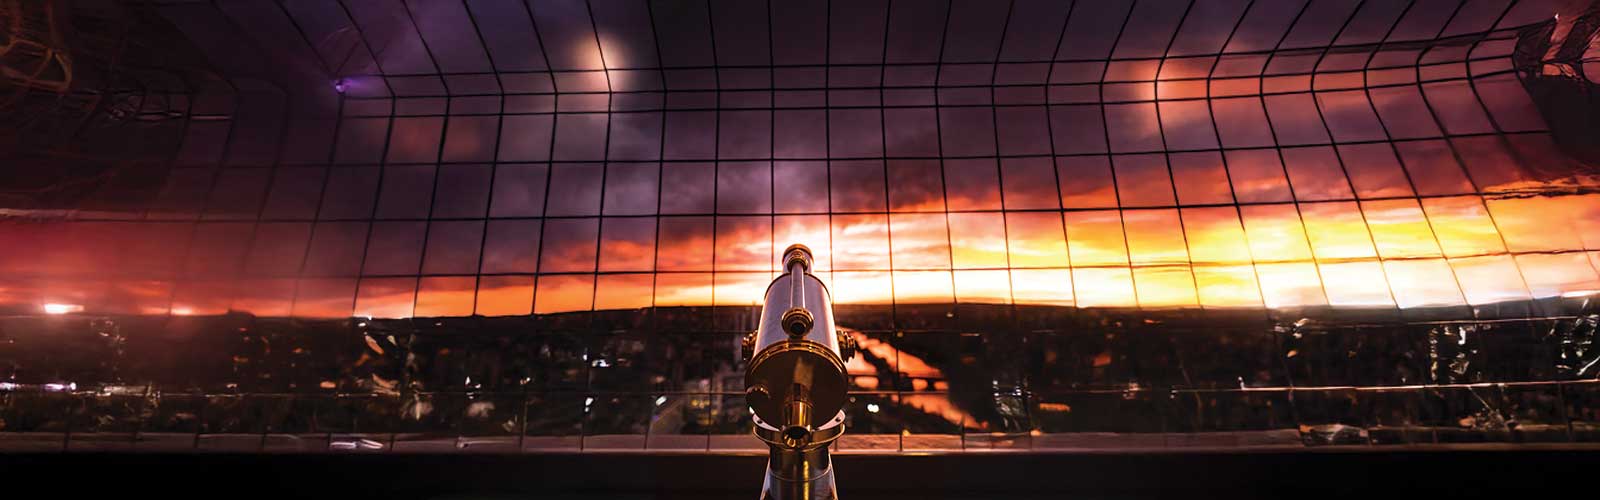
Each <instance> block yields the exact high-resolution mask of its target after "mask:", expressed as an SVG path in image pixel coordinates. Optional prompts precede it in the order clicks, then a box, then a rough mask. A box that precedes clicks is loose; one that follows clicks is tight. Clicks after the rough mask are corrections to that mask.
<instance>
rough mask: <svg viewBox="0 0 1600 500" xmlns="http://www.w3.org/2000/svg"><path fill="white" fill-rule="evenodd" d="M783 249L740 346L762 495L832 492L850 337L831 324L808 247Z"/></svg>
mask: <svg viewBox="0 0 1600 500" xmlns="http://www.w3.org/2000/svg"><path fill="white" fill-rule="evenodd" d="M783 254H784V257H783V268H784V274H783V275H781V276H778V277H777V278H776V279H774V280H772V284H770V285H768V286H767V294H766V300H765V302H764V303H763V304H764V305H763V306H762V309H761V324H760V326H759V327H758V328H757V329H756V331H754V332H750V334H749V335H746V336H745V338H744V345H743V347H744V356H745V358H746V359H749V360H750V363H749V365H748V368H746V369H745V374H744V386H745V395H746V400H747V401H748V402H749V404H750V410H751V412H752V413H754V415H753V416H752V417H751V418H753V419H754V420H755V424H756V425H755V428H756V429H755V434H756V437H757V438H760V439H761V441H762V442H765V443H767V447H768V448H769V451H770V455H769V458H768V461H767V474H766V482H765V483H764V484H763V485H762V488H761V498H762V499H763V500H765V499H774V500H791V499H808V500H811V499H832V498H838V492H837V491H836V488H835V487H834V482H833V463H832V461H831V460H830V458H829V456H828V446H830V445H832V444H833V441H834V440H836V439H839V436H840V435H842V434H844V410H843V408H844V403H845V398H846V397H847V396H846V394H845V392H846V389H847V387H848V383H849V379H848V378H846V376H845V368H844V364H845V362H846V361H849V360H850V358H851V357H852V356H854V355H855V350H856V345H855V340H854V339H853V338H852V337H850V336H848V335H845V334H844V333H842V332H839V331H838V330H836V329H835V327H834V323H833V300H832V298H831V297H829V295H828V289H827V287H824V286H823V285H822V281H821V280H818V279H817V277H816V276H813V275H812V274H811V265H812V262H813V258H812V256H811V249H810V248H806V246H805V245H791V246H790V247H789V248H788V249H786V250H784V251H783Z"/></svg>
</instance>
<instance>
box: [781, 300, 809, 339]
mask: <svg viewBox="0 0 1600 500" xmlns="http://www.w3.org/2000/svg"><path fill="white" fill-rule="evenodd" d="M782 322H783V331H784V332H785V333H788V334H789V337H790V338H801V337H804V336H805V335H806V334H807V333H811V327H812V326H813V325H814V324H815V323H816V319H815V318H813V317H812V316H811V311H807V310H805V309H801V308H798V307H796V308H794V309H790V310H788V311H786V312H784V313H783V321H782Z"/></svg>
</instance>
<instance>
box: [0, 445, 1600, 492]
mask: <svg viewBox="0 0 1600 500" xmlns="http://www.w3.org/2000/svg"><path fill="white" fill-rule="evenodd" d="M765 461H766V456H765V455H713V454H643V453H625V454H604V453H584V454H524V455H490V454H441V455H422V454H381V455H357V454H350V455H338V454H324V455H287V454H282V455H280V454H254V455H242V454H183V455H179V454H171V455H169V454H101V453H66V454H10V455H8V454H0V476H3V477H4V481H3V484H4V486H0V496H10V494H12V493H20V492H39V493H59V494H64V496H60V495H58V496H57V497H60V498H69V497H71V498H83V495H88V494H96V493H103V494H116V495H117V497H122V498H131V497H127V495H129V494H134V495H135V497H145V496H147V495H154V498H197V497H206V498H230V499H231V498H240V497H248V498H257V497H273V498H373V497H383V498H389V499H396V498H443V499H469V498H474V499H476V498H482V499H500V498H556V499H578V498H585V499H587V498H616V499H625V500H645V499H650V500H666V499H691V498H693V499H724V498H726V499H753V498H755V497H756V495H757V494H758V493H759V492H760V489H761V477H762V470H763V467H764V465H765ZM1597 464H1600V448H1581V447H1559V448H1553V447H1529V446H1521V447H1497V446H1490V447H1430V448H1426V449H1404V450H1393V449H1381V450H1371V449H1357V450H1352V449H1340V450H1313V451H1284V452H1279V451H1270V452H1249V451H1247V452H1183V453H1121V452H1107V453H1053V454H1022V453H992V454H986V453H963V454H947V455H920V456H919V455H840V456H836V457H835V470H836V473H837V474H838V484H839V494H840V497H842V498H846V499H850V500H857V499H859V500H866V499H911V498H925V499H941V498H960V499H979V498H1006V499H1032V498H1063V497H1068V496H1070V497H1073V498H1108V499H1112V498H1190V499H1192V498H1229V499H1240V498H1347V499H1348V498H1351V497H1350V495H1369V494H1385V495H1387V494H1393V493H1397V492H1406V493H1426V494H1444V495H1452V496H1455V497H1458V498H1468V497H1481V496H1486V495H1501V494H1506V495H1515V496H1513V497H1505V498H1518V497H1525V496H1526V495H1527V494H1529V493H1531V492H1537V491H1541V490H1548V491H1554V490H1555V489H1558V488H1579V489H1580V490H1582V489H1585V488H1587V486H1585V484H1586V483H1588V482H1589V477H1590V476H1591V475H1592V474H1593V469H1594V467H1595V466H1596V465H1597ZM1358 500H1359V499H1358Z"/></svg>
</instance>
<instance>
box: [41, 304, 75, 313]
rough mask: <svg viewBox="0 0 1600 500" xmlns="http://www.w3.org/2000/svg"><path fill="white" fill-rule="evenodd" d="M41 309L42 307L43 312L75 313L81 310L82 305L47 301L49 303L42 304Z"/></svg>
mask: <svg viewBox="0 0 1600 500" xmlns="http://www.w3.org/2000/svg"><path fill="white" fill-rule="evenodd" d="M43 309H44V313H45V314H69V313H75V312H83V306H81V305H78V304H57V303H53V302H52V303H49V304H45V305H44V306H43Z"/></svg>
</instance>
